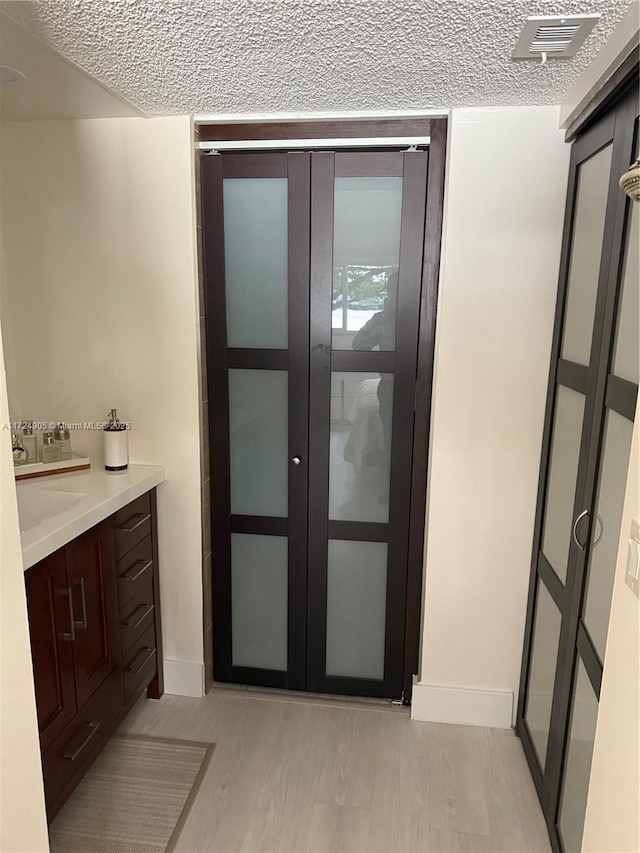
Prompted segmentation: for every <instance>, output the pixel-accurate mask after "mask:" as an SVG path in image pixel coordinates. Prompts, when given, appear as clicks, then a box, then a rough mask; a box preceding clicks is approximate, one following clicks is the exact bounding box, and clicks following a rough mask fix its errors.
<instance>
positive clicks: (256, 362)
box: [202, 153, 310, 689]
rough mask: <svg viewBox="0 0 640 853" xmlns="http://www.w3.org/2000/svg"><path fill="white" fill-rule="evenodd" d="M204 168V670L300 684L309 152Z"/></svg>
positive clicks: (223, 161) (206, 161)
mask: <svg viewBox="0 0 640 853" xmlns="http://www.w3.org/2000/svg"><path fill="white" fill-rule="evenodd" d="M202 172H203V202H204V211H203V212H204V217H205V264H206V267H205V269H206V280H207V340H208V349H209V363H208V374H209V377H210V400H211V401H212V405H211V406H210V433H211V436H210V438H211V473H212V490H211V502H212V530H213V536H212V547H213V565H214V567H215V578H214V587H215V592H214V612H215V618H214V632H215V650H214V668H215V677H216V679H217V680H220V681H236V682H242V683H249V684H259V685H267V686H274V687H291V688H298V689H303V688H304V686H305V661H304V648H305V639H306V628H305V609H304V606H301V604H300V602H301V601H302V602H304V600H305V595H306V544H307V543H306V524H307V507H306V502H307V453H306V446H307V395H308V389H307V386H308V322H309V320H308V311H309V308H308V266H309V260H308V255H309V203H310V202H309V173H310V167H309V155H308V154H304V153H294V154H280V153H277V154H259V155H252V154H229V155H217V154H213V155H209V156H205V157H204V158H203V163H202ZM294 459H297V460H298V464H295V463H294V462H292V460H294Z"/></svg>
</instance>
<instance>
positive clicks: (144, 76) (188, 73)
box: [0, 0, 629, 115]
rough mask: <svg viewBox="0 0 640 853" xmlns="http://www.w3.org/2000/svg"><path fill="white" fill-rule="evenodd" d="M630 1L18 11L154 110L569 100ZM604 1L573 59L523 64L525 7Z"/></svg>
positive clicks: (361, 1)
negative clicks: (516, 51) (518, 57)
mask: <svg viewBox="0 0 640 853" xmlns="http://www.w3.org/2000/svg"><path fill="white" fill-rule="evenodd" d="M628 5H629V2H628V0H601V2H594V0H557V2H549V0H542V2H541V0H528V2H524V0H461V2H460V0H459V2H452V0H164V1H163V2H160V1H159V0H73V2H66V1H65V0H42V2H21V0H12V2H0V8H2V9H3V10H4V11H5V12H6V13H7V14H8V15H10V16H11V17H12V18H14V20H16V21H18V22H19V23H20V24H22V26H24V27H25V28H26V29H28V30H29V31H31V32H33V33H34V34H35V35H37V36H38V37H40V38H41V39H44V40H45V41H47V42H49V43H50V44H51V45H53V46H54V47H55V48H56V49H57V50H59V51H60V52H61V53H62V54H63V55H65V56H67V57H68V58H69V59H72V60H73V61H75V62H76V63H78V64H79V65H80V66H81V67H82V68H84V69H85V70H86V71H88V72H89V73H90V74H92V75H93V76H95V77H96V78H98V80H100V81H102V82H103V83H105V84H107V85H108V86H110V87H112V88H113V89H115V90H116V91H117V92H119V93H121V94H122V95H124V96H125V97H126V98H128V99H129V100H131V101H132V102H133V103H134V104H137V105H138V106H139V107H141V108H142V109H143V110H145V111H147V112H148V113H150V114H152V115H167V114H174V113H197V114H198V113H199V114H203V113H207V114H208V113H224V114H228V113H242V114H245V113H275V112H303V113H304V112H319V111H339V112H343V111H350V110H373V111H381V110H405V109H427V108H429V107H447V108H448V107H456V106H480V105H482V106H487V105H488V106H493V105H517V104H555V103H559V101H560V100H561V99H562V97H563V96H564V94H565V93H566V92H567V90H568V89H569V88H570V86H571V84H572V83H573V82H574V80H575V79H576V77H577V76H578V74H579V72H580V70H581V69H582V68H584V67H585V65H587V64H588V63H589V61H590V60H591V59H592V58H593V57H594V55H595V54H596V52H597V50H598V48H599V47H600V46H601V45H602V44H603V42H604V41H605V40H606V38H607V37H608V35H609V34H610V32H611V31H612V29H613V28H614V27H615V25H616V23H617V22H618V21H619V20H620V18H621V17H622V16H623V15H624V13H625V12H626V10H627V8H628ZM586 12H600V13H601V14H602V18H601V20H600V22H599V23H598V24H597V25H596V27H595V28H594V30H593V32H592V34H591V35H590V36H589V38H588V39H587V42H586V44H585V45H584V47H583V48H582V49H581V50H580V52H579V53H578V56H577V57H576V58H575V59H574V60H563V61H559V60H557V61H550V62H548V63H547V64H546V65H545V66H542V65H541V63H538V62H536V61H534V62H512V61H510V59H509V57H510V56H511V53H512V51H513V48H514V46H515V44H516V42H517V40H518V36H519V34H520V31H521V30H522V27H523V24H524V22H525V19H526V18H527V16H529V15H532V14H546V15H550V14H562V13H565V14H578V13H586Z"/></svg>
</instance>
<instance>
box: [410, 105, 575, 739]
mask: <svg viewBox="0 0 640 853" xmlns="http://www.w3.org/2000/svg"><path fill="white" fill-rule="evenodd" d="M568 163H569V146H568V145H565V144H564V143H563V134H562V133H561V132H560V131H559V130H558V109H557V108H555V107H513V108H496V109H461V110H454V111H453V114H452V118H451V123H450V156H449V162H448V177H447V187H446V193H445V223H444V227H445V232H444V242H443V256H442V267H441V280H440V300H439V307H438V317H437V333H436V334H437V338H436V366H435V379H434V398H433V399H434V404H433V416H432V433H431V461H430V483H429V490H428V506H427V550H426V566H425V587H424V596H425V601H424V613H423V618H424V625H423V636H422V656H421V659H422V664H421V678H420V684H418V685H417V686H416V689H415V692H414V705H413V715H414V717H416V718H418V719H437V720H441V721H448V722H460V723H470V724H474V723H475V724H484V725H497V726H509V725H511V721H512V713H513V712H512V694H516V693H517V689H518V680H519V673H520V661H521V654H522V638H523V633H524V618H525V607H526V601H527V587H528V581H529V570H530V562H531V545H532V536H533V521H534V514H535V506H536V491H537V481H538V470H539V465H540V447H541V441H542V428H543V419H544V407H545V396H546V389H547V381H548V371H549V357H550V349H551V335H552V330H553V316H554V307H555V300H556V291H557V285H558V269H559V259H560V245H561V240H562V228H563V215H564V208H565V198H566V188H567V175H568Z"/></svg>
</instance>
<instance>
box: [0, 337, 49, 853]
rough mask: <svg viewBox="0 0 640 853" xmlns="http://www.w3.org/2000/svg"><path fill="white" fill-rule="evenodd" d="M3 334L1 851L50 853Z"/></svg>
mask: <svg viewBox="0 0 640 853" xmlns="http://www.w3.org/2000/svg"><path fill="white" fill-rule="evenodd" d="M8 420H9V410H8V406H7V392H6V384H5V373H4V357H3V350H2V338H1V335H0V850H2V851H4V853H18V851H24V853H41V851H48V850H49V840H48V836H47V819H46V813H45V808H44V790H43V787H42V767H41V764H40V740H39V737H38V723H37V719H36V702H35V695H34V692H33V671H32V668H31V649H30V645H29V624H28V621H27V602H26V597H25V589H24V576H23V569H22V552H21V549H20V532H19V530H18V508H17V505H16V489H15V480H14V477H13V460H12V458H11V433H10V432H9V431H8V430H4V429H1V425H2V424H4V423H7V422H8Z"/></svg>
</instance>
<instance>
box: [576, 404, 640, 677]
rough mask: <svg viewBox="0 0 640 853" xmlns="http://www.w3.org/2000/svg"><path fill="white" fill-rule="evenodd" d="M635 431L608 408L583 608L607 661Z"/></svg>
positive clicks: (592, 632)
mask: <svg viewBox="0 0 640 853" xmlns="http://www.w3.org/2000/svg"><path fill="white" fill-rule="evenodd" d="M632 434H633V421H629V420H627V419H626V418H623V417H622V415H619V414H618V413H617V412H614V411H613V410H612V409H609V411H608V412H607V419H606V426H605V434H604V450H603V453H602V459H601V463H600V480H599V484H598V500H597V504H596V506H597V512H598V515H599V516H600V519H599V520H598V521H597V522H596V524H595V525H594V531H595V532H594V539H596V537H597V536H599V535H600V534H602V535H601V538H600V540H599V541H598V544H597V545H595V546H594V547H592V549H591V555H590V561H589V575H588V581H587V597H586V605H585V611H584V623H585V627H586V628H587V631H588V632H589V636H590V637H591V639H592V641H593V644H594V646H595V647H596V651H597V652H598V654H599V655H600V660H601V661H604V652H605V648H606V645H607V632H608V630H609V612H610V610H611V595H612V593H613V579H614V576H615V569H616V560H617V556H618V542H619V539H620V524H621V522H622V508H623V505H624V495H625V489H626V485H627V473H628V470H629V454H630V452H631V436H632Z"/></svg>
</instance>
